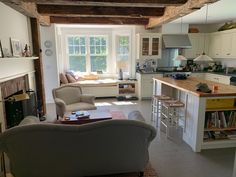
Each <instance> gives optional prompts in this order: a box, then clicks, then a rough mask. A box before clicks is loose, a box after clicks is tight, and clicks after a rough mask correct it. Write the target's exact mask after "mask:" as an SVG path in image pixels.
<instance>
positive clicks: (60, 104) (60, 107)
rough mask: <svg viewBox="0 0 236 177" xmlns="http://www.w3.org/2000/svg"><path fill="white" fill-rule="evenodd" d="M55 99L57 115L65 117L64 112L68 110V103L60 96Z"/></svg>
mask: <svg viewBox="0 0 236 177" xmlns="http://www.w3.org/2000/svg"><path fill="white" fill-rule="evenodd" d="M54 101H55V104H56V113H57V115H58V116H60V117H63V116H64V113H65V112H66V103H65V102H64V101H63V100H62V99H60V98H55V99H54Z"/></svg>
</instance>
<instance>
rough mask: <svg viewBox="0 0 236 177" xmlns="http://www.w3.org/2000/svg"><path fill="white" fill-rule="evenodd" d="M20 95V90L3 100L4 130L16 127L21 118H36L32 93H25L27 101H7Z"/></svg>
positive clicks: (34, 100)
mask: <svg viewBox="0 0 236 177" xmlns="http://www.w3.org/2000/svg"><path fill="white" fill-rule="evenodd" d="M22 93H23V91H22V90H21V91H18V92H17V93H15V94H13V95H10V96H9V97H7V98H5V100H6V101H5V116H6V117H5V118H6V128H11V127H14V126H16V125H18V124H19V123H20V122H21V121H22V120H23V118H24V117H26V116H28V115H34V116H37V105H36V95H35V92H34V91H26V93H27V94H28V96H29V99H25V100H21V101H14V100H11V99H9V98H12V97H13V96H14V95H19V94H22Z"/></svg>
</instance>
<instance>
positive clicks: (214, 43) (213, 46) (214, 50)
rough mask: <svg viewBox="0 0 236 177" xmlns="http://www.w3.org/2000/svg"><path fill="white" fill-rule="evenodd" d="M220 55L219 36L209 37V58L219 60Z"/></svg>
mask: <svg viewBox="0 0 236 177" xmlns="http://www.w3.org/2000/svg"><path fill="white" fill-rule="evenodd" d="M220 54H221V35H217V34H212V35H211V37H210V56H211V57H212V58H220Z"/></svg>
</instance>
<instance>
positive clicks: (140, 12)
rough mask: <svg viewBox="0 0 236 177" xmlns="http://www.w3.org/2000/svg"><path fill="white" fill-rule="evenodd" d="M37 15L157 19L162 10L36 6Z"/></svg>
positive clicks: (155, 8)
mask: <svg viewBox="0 0 236 177" xmlns="http://www.w3.org/2000/svg"><path fill="white" fill-rule="evenodd" d="M37 9H38V13H40V14H42V15H48V16H100V17H107V16H108V17H111V16H118V17H158V16H162V15H163V14H164V8H157V7H154V8H153V7H142V8H141V7H98V6H66V5H64V6H62V5H37Z"/></svg>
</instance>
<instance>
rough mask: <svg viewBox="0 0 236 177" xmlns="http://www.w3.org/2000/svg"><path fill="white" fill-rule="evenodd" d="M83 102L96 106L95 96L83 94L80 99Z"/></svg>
mask: <svg viewBox="0 0 236 177" xmlns="http://www.w3.org/2000/svg"><path fill="white" fill-rule="evenodd" d="M80 99H81V102H86V103H90V104H93V105H94V100H95V96H92V95H87V94H83V95H81V97H80Z"/></svg>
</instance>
